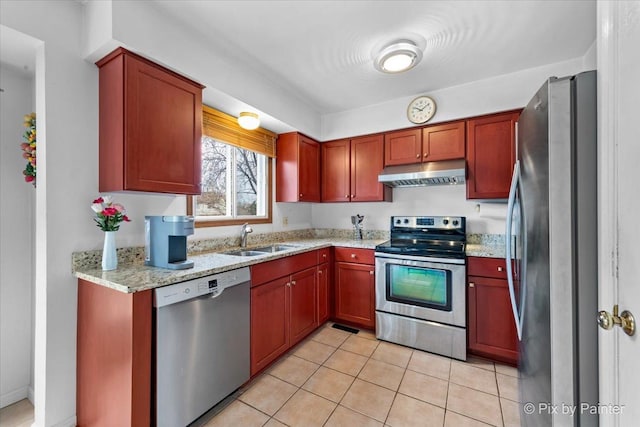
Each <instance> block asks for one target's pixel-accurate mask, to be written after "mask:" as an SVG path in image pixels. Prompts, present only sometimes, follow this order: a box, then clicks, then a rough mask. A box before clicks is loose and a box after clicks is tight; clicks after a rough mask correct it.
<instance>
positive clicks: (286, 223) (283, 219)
mask: <svg viewBox="0 0 640 427" xmlns="http://www.w3.org/2000/svg"><path fill="white" fill-rule="evenodd" d="M282 225H289V217H286V216H283V217H282Z"/></svg>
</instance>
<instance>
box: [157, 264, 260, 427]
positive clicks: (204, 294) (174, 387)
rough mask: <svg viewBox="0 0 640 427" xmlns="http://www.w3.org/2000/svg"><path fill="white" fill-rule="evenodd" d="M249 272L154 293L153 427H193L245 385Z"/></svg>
mask: <svg viewBox="0 0 640 427" xmlns="http://www.w3.org/2000/svg"><path fill="white" fill-rule="evenodd" d="M250 280H251V276H250V272H249V268H241V269H238V270H232V271H227V272H224V273H220V274H216V275H213V276H207V277H203V278H200V279H195V280H190V281H187V282H182V283H176V284H175V285H170V286H165V287H162V288H157V289H156V290H155V292H154V302H153V303H154V314H155V322H154V326H155V397H156V399H155V421H156V424H157V425H158V426H160V427H163V426H167V427H183V426H186V425H187V424H189V423H191V422H193V421H194V420H195V419H197V418H198V417H200V416H201V415H202V414H204V413H205V412H207V411H208V410H209V409H210V408H212V407H213V406H214V405H215V404H216V403H218V402H220V401H221V400H222V399H224V398H225V397H226V396H228V395H229V394H231V393H233V391H235V390H236V389H237V388H238V387H240V386H241V385H242V384H244V383H245V382H246V381H247V380H249V369H250V368H249V339H250V338H249V318H250V311H249V310H250V307H249V304H250V294H249V282H250Z"/></svg>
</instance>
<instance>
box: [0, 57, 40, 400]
mask: <svg viewBox="0 0 640 427" xmlns="http://www.w3.org/2000/svg"><path fill="white" fill-rule="evenodd" d="M0 59H4V58H0ZM0 88H2V89H3V92H2V93H0V124H1V126H0V212H2V215H0V407H4V406H7V405H10V404H11V403H14V402H17V401H18V400H21V399H24V398H25V397H27V396H28V395H29V389H32V378H31V366H32V350H33V346H32V338H33V337H32V326H33V323H32V315H33V307H32V297H33V292H32V290H33V286H34V285H33V280H34V277H33V267H34V262H33V229H34V227H33V226H34V218H33V210H34V202H35V189H34V188H33V186H32V185H31V184H28V183H26V182H25V181H24V178H23V175H22V171H23V170H24V167H25V165H26V163H27V161H26V160H24V159H23V158H22V151H21V150H20V147H19V144H20V143H21V142H23V139H22V134H23V132H24V129H25V128H24V127H23V125H22V122H23V116H24V115H25V114H29V113H30V112H31V111H32V109H33V79H32V78H31V77H30V76H29V75H25V74H24V73H20V72H18V71H17V70H16V69H14V68H13V67H10V66H7V65H5V64H4V63H2V64H0ZM31 393H33V391H32V390H31Z"/></svg>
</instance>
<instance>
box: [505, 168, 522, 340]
mask: <svg viewBox="0 0 640 427" xmlns="http://www.w3.org/2000/svg"><path fill="white" fill-rule="evenodd" d="M519 181H520V161H519V160H516V164H515V165H514V166H513V177H512V178H511V188H510V189H509V201H508V203H507V223H506V230H505V233H504V234H505V242H504V245H505V262H506V267H507V282H508V283H509V297H510V298H511V310H512V311H513V320H514V321H515V322H516V331H517V332H518V340H519V341H522V317H521V316H520V314H519V313H518V305H517V303H516V294H515V289H514V283H513V282H514V280H513V265H512V262H511V244H512V240H513V235H512V231H513V230H512V226H513V210H514V208H515V201H516V190H517V188H518V183H519Z"/></svg>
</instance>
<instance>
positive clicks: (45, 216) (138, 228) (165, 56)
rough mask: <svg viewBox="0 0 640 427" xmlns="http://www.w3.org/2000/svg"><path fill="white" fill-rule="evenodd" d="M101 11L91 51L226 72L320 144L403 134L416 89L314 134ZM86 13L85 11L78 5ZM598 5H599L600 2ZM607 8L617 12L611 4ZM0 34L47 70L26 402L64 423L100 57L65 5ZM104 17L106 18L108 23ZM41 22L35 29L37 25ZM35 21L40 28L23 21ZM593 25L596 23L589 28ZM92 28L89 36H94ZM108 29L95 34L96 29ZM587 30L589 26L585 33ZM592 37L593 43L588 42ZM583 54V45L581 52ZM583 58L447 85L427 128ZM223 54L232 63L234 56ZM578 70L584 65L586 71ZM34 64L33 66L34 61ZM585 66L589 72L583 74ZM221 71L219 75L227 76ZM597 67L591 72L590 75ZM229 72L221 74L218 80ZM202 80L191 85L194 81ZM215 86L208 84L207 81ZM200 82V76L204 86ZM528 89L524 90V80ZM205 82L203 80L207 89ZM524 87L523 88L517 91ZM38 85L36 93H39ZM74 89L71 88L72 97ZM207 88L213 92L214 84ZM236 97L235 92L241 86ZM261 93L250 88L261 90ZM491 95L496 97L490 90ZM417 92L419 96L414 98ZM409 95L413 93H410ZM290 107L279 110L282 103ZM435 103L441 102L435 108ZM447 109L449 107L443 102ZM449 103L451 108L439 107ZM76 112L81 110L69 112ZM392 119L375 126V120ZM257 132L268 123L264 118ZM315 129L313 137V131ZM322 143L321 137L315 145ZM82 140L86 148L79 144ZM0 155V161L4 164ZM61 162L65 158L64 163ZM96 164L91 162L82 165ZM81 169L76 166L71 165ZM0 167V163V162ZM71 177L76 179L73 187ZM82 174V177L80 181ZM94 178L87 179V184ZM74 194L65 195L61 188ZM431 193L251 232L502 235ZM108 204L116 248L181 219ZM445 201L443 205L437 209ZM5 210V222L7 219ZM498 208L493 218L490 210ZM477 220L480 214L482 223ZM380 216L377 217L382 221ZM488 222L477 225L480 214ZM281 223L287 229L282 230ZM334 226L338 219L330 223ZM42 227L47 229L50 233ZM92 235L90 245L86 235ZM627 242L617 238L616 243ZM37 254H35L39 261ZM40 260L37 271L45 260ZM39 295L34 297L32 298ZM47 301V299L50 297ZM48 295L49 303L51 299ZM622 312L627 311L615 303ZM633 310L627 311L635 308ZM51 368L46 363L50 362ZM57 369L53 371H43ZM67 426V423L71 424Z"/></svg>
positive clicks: (305, 115) (455, 197) (291, 211)
mask: <svg viewBox="0 0 640 427" xmlns="http://www.w3.org/2000/svg"><path fill="white" fill-rule="evenodd" d="M107 3H108V2H106V3H100V4H99V5H93V6H92V7H96V8H98V6H99V7H103V8H112V9H110V10H100V9H97V10H93V12H95V17H100V16H104V15H105V14H112V16H113V22H114V23H118V26H115V25H114V27H113V28H111V29H110V31H111V33H110V34H109V35H106V34H101V35H96V37H97V40H96V39H92V38H88V39H87V41H95V42H96V44H98V45H100V44H101V43H102V41H103V40H104V39H100V36H108V38H109V39H110V40H111V39H117V40H120V41H121V42H123V43H124V44H128V45H130V46H134V47H135V48H136V50H137V51H139V52H144V53H145V54H146V55H148V56H149V57H152V58H154V59H156V60H159V61H161V62H163V63H164V64H167V65H170V66H171V67H172V68H173V67H175V70H176V71H181V72H183V73H185V74H187V75H190V76H199V75H206V74H207V72H210V71H207V72H205V69H207V70H212V69H214V70H216V73H219V76H220V80H222V79H223V77H224V76H225V75H226V76H227V77H228V76H229V74H230V73H235V74H236V78H237V80H235V84H236V86H233V83H230V86H229V87H228V88H226V89H227V90H229V91H231V92H232V93H234V92H235V94H236V96H238V97H239V98H244V96H241V95H240V94H241V92H242V90H248V91H250V92H251V93H252V94H253V95H252V96H254V97H255V98H254V99H253V100H252V104H254V105H265V106H266V105H268V104H267V101H268V100H270V102H269V104H275V105H273V106H272V107H269V108H268V109H266V108H264V111H265V112H267V113H268V114H270V115H273V116H274V117H282V118H284V117H286V118H287V120H286V121H287V122H291V123H299V124H297V125H296V127H297V128H298V129H300V130H301V131H303V132H305V133H309V134H311V135H316V136H318V139H320V140H322V141H327V140H333V139H337V138H341V137H350V136H355V135H362V134H368V133H375V132H384V131H387V130H392V129H400V128H406V127H407V126H408V125H409V124H408V122H407V121H406V117H405V115H404V113H405V110H406V105H407V104H408V102H409V101H410V100H411V99H413V98H414V97H415V96H417V95H419V94H421V93H422V92H423V91H422V89H420V88H421V87H422V85H418V86H417V89H416V90H415V91H414V92H411V93H410V95H411V96H407V97H403V98H401V99H399V100H397V101H394V102H389V103H387V104H385V105H380V106H379V108H378V109H375V108H373V107H370V108H365V109H362V110H353V111H350V112H347V113H345V114H337V113H334V114H327V115H325V116H324V117H323V124H322V128H323V130H322V131H320V130H319V128H320V123H319V121H317V122H316V121H314V119H313V118H314V117H316V115H315V114H313V113H312V112H309V111H308V110H309V108H308V107H305V105H303V104H301V103H299V102H296V101H295V99H292V98H291V97H288V95H289V92H286V91H280V90H275V89H273V86H272V84H271V83H270V82H269V81H268V79H267V78H266V77H264V76H263V75H262V74H261V73H256V72H252V71H251V70H250V69H246V68H244V69H242V70H243V71H242V72H240V71H239V70H240V69H241V67H230V66H229V63H231V64H236V65H237V63H234V62H233V58H228V57H224V60H223V59H220V60H219V61H218V60H216V59H215V58H201V61H199V62H194V61H193V59H192V55H191V54H190V52H188V51H187V50H185V49H180V48H179V46H180V45H190V46H191V45H192V43H195V44H193V46H198V47H200V48H202V49H204V48H205V47H206V46H204V45H203V42H202V40H199V39H198V38H197V37H194V36H191V35H189V34H186V33H185V31H183V30H184V28H183V24H180V23H176V22H175V21H173V20H172V19H170V18H168V17H167V15H166V14H165V13H161V12H160V11H158V10H157V9H155V8H152V7H149V6H148V5H145V4H130V5H123V4H119V2H115V3H114V4H113V5H108V4H107ZM86 6H87V5H85V6H83V7H86ZM599 7H602V8H605V5H604V4H601V5H599ZM611 7H614V6H611ZM2 8H3V9H2V14H0V15H1V16H2V18H1V19H2V25H3V26H5V25H6V26H8V27H11V28H14V29H17V30H18V31H20V32H22V33H25V34H31V35H33V36H34V37H36V38H37V39H39V40H41V41H44V42H45V43H44V46H43V45H42V44H37V43H36V46H35V51H36V52H37V54H38V55H39V56H38V59H37V61H36V68H37V64H38V61H44V64H46V73H47V74H46V78H44V79H43V80H38V79H37V78H36V92H37V91H38V88H40V89H39V90H44V91H45V93H47V94H48V96H47V98H46V104H44V105H46V108H45V109H42V110H40V109H38V104H37V103H38V101H37V100H36V108H35V110H36V113H38V115H39V117H41V118H42V120H43V122H44V121H45V119H46V124H47V127H46V134H44V135H42V138H43V139H44V138H46V141H49V144H48V148H49V152H48V154H50V155H51V157H50V158H49V157H47V153H43V154H42V155H43V158H44V159H45V160H44V161H48V162H47V163H46V164H45V167H43V168H42V173H43V174H44V175H43V176H45V177H46V179H43V181H42V182H43V184H41V185H39V186H38V188H37V190H36V195H35V198H36V200H35V202H36V203H37V204H49V205H50V207H49V209H46V210H42V209H39V210H37V211H36V212H35V215H36V218H35V223H36V227H39V228H37V234H38V236H46V239H45V241H44V242H43V245H39V246H38V247H36V249H35V250H36V259H39V260H40V262H38V265H37V266H36V267H35V282H36V285H35V286H36V289H35V293H36V301H35V312H36V314H38V313H40V314H41V315H42V317H40V318H39V317H38V315H36V318H35V334H36V349H35V351H36V355H38V354H39V355H40V356H36V361H35V364H36V367H35V382H36V384H35V386H36V387H35V393H36V401H37V402H41V404H40V405H38V404H37V405H36V409H35V412H36V423H37V424H38V425H55V424H60V423H63V424H64V420H66V419H68V418H70V417H72V414H74V413H75V409H74V408H75V399H74V397H73V396H74V395H75V356H74V355H75V330H76V320H75V318H76V310H75V305H76V304H75V302H76V286H75V280H74V279H73V277H72V276H71V274H70V272H69V267H68V266H69V259H70V257H71V253H72V252H77V251H85V250H92V249H98V248H100V247H101V245H102V235H101V233H99V232H98V231H97V230H95V229H94V228H93V224H92V223H91V221H90V219H89V218H90V217H89V215H88V214H87V203H88V202H90V201H91V200H92V199H93V198H95V196H96V192H97V188H98V186H97V173H96V170H97V161H98V160H97V159H98V143H97V139H98V102H97V99H98V93H97V87H98V74H97V69H96V67H95V65H93V62H95V61H96V60H98V59H99V58H100V57H101V56H100V57H95V58H92V59H91V60H89V61H87V60H85V58H86V55H79V54H78V53H77V52H79V49H81V47H80V46H78V43H79V40H78V37H77V34H79V31H80V25H81V24H80V22H81V21H80V19H81V15H82V8H81V6H80V5H78V4H75V3H74V2H69V3H63V4H56V3H53V4H49V3H46V2H45V3H42V4H38V8H34V9H33V10H31V9H29V10H26V9H27V8H21V7H19V6H16V5H12V4H10V2H9V3H5V2H3V4H2ZM136 14H139V16H138V17H137V19H135V21H136V23H135V26H134V25H130V24H127V23H130V22H131V21H130V20H131V19H133V17H136ZM50 16H60V22H68V23H70V24H69V25H68V26H56V27H52V26H51V25H47V24H45V22H46V21H44V20H45V19H46V17H50ZM110 16H111V15H110ZM40 19H42V20H43V21H42V22H40V21H39V20H40ZM28 22H36V23H38V24H41V25H33V28H31V25H32V24H26V23H28ZM594 25H595V24H594ZM96 28H97V27H96ZM101 28H102V29H105V28H104V27H101ZM166 28H173V29H175V31H174V32H168V31H161V30H160V29H166ZM592 31H593V29H592ZM592 40H593V39H592ZM586 46H587V48H589V47H590V46H591V45H590V44H587V45H586ZM114 47H115V46H113V45H111V44H109V43H106V46H103V48H104V49H105V51H104V52H103V53H104V54H106V53H108V52H109V51H111V50H112V49H113V48H114ZM587 53H588V52H586V51H585V52H582V53H581V54H580V55H577V56H579V59H577V60H575V61H573V62H571V61H569V62H567V63H563V64H559V65H558V64H556V65H555V66H549V67H548V68H547V69H544V67H543V68H542V69H537V70H529V71H527V72H523V73H521V74H512V75H505V76H502V77H501V78H494V80H491V79H488V80H484V81H479V82H476V83H475V84H468V85H467V86H466V87H465V86H459V87H451V88H448V89H440V90H435V89H434V90H432V91H426V93H428V94H429V95H431V96H433V97H434V98H435V99H437V100H439V104H438V107H439V110H438V113H437V115H436V116H435V119H434V120H437V122H441V121H448V120H454V119H460V118H465V117H473V116H475V115H479V114H485V113H491V112H496V111H504V110H507V109H511V108H521V107H523V106H524V103H526V102H527V101H528V99H530V97H531V96H532V95H533V94H534V93H535V90H536V89H537V88H538V87H539V86H540V84H541V83H542V81H544V79H545V78H547V77H548V76H549V75H554V74H556V75H560V76H562V75H569V74H574V73H575V72H577V71H580V70H583V69H589V68H594V65H595V63H596V62H595V56H596V55H595V48H593V49H591V50H590V54H589V55H586V57H585V58H583V56H584V55H585V54H587ZM231 56H232V55H231ZM583 61H584V62H585V63H584V64H583ZM40 64H42V62H40ZM589 65H590V66H589ZM225 67H227V68H225ZM598 68H599V69H600V67H598ZM225 73H227V74H225ZM199 80H200V79H199ZM214 80H215V78H214ZM202 82H203V83H205V79H202ZM525 82H528V83H525ZM207 83H208V82H207ZM527 84H528V85H529V86H530V87H529V88H525V87H524V86H526V85H527ZM38 85H44V86H38ZM78 86H79V87H80V90H78ZM212 86H213V87H216V86H215V84H212ZM243 88H244V89H243ZM258 88H259V89H258ZM497 88H500V89H497ZM416 92H418V93H416ZM414 95H415V96H414ZM487 99H492V100H493V101H492V103H491V108H490V109H488V108H487V106H486V102H487ZM285 100H286V101H287V102H289V104H290V105H294V106H296V108H290V109H289V110H288V111H285V110H287V109H286V108H285V105H283V104H286V103H287V102H284V101H285ZM440 100H442V101H440ZM444 100H446V101H444ZM450 102H454V104H453V105H452V104H449V106H447V103H450ZM79 106H81V108H78V107H79ZM387 116H388V117H389V119H387V120H381V117H387ZM264 120H265V123H266V118H265V119H264ZM314 129H316V130H314ZM320 136H321V138H320ZM87 140H90V141H92V142H91V143H86V141H87ZM3 158H4V157H3ZM70 159H74V160H76V161H73V162H72V163H70ZM85 159H93V160H85ZM78 160H79V161H78ZM3 168H4V164H3ZM78 177H83V178H82V179H78ZM84 177H86V178H84ZM91 177H93V178H91ZM70 190H71V191H70ZM428 191H429V198H430V200H431V203H427V205H426V207H425V205H422V204H420V203H419V202H418V200H420V199H421V198H422V197H421V195H423V194H425V193H424V192H421V190H419V189H402V190H399V191H395V192H394V201H393V202H392V203H389V204H384V203H375V204H358V206H357V208H354V207H353V206H352V205H348V204H339V205H333V204H306V203H303V204H299V205H297V204H290V203H286V204H282V203H276V204H275V205H274V216H273V225H271V226H264V225H262V226H260V225H256V226H254V229H255V234H256V235H257V234H261V233H264V232H270V231H282V230H287V229H290V230H295V229H309V228H339V229H350V227H351V224H350V221H349V217H350V216H351V215H354V214H356V213H360V214H364V215H365V217H366V218H367V220H366V221H367V222H366V228H367V229H369V230H385V229H386V230H388V228H389V224H388V221H389V217H390V216H393V215H403V214H406V213H407V212H408V213H410V214H414V215H423V214H428V215H450V214H451V212H455V213H456V214H458V215H464V216H466V217H467V218H472V219H473V218H475V219H479V218H482V221H480V220H477V221H476V224H478V227H479V228H476V229H473V228H472V227H471V224H472V223H471V221H470V225H469V230H470V231H471V232H474V233H487V234H500V233H503V232H504V231H503V230H504V224H503V223H504V220H500V219H493V216H494V215H495V217H500V216H502V217H504V208H505V206H504V205H499V206H497V207H496V206H492V205H490V204H482V206H481V211H480V212H479V213H478V212H476V210H475V209H476V203H473V202H471V203H470V202H467V201H466V200H465V188H464V186H451V187H437V188H436V187H433V188H432V189H430V190H428ZM117 200H118V201H119V202H120V203H122V204H123V205H125V206H126V207H127V209H128V213H129V215H130V216H131V217H132V218H133V219H134V221H133V222H132V224H128V225H131V227H129V228H128V229H127V230H126V233H123V232H122V231H125V230H124V228H123V230H122V231H121V232H120V233H119V235H118V246H119V247H129V246H140V245H141V244H142V242H143V236H144V230H143V220H142V218H143V217H144V215H147V214H149V213H153V212H159V213H162V214H167V215H172V214H176V215H179V214H184V206H185V202H184V198H181V197H177V198H172V197H169V196H161V195H143V196H141V195H135V194H117ZM439 201H442V202H441V203H437V202H439ZM58 203H59V204H61V205H64V206H66V208H65V212H59V211H56V210H55V209H53V206H54V205H53V204H58ZM4 209H5V208H4V205H3V216H4V213H5V211H4ZM492 210H495V211H496V212H495V213H492V212H491V211H492ZM486 211H489V213H488V214H487V212H486ZM383 212H384V213H383ZM485 214H487V215H486V219H485V218H484V217H483V215H485ZM284 218H287V222H288V227H286V228H285V227H284V226H283V225H281V224H282V223H283V222H284V221H283V219H284ZM331 218H336V219H335V220H332V219H331ZM47 224H49V226H48V227H47ZM235 235H239V231H238V227H229V228H225V230H218V231H216V230H213V231H206V232H205V231H202V233H200V232H198V234H197V238H199V239H200V238H202V239H205V238H210V237H218V236H220V237H222V236H235ZM89 236H90V237H89ZM622 238H624V236H623V237H622ZM39 251H40V252H39ZM42 260H46V262H44V261H42ZM42 291H44V292H45V293H44V294H40V295H41V296H42V298H38V297H37V295H38V292H42ZM47 295H49V296H50V297H49V298H47ZM52 295H55V298H53V297H51V296H52ZM610 306H613V304H607V306H606V307H605V306H604V305H602V306H601V307H600V308H602V309H605V308H606V309H609V310H610V308H611V307H610ZM621 308H623V309H624V304H622V303H621ZM632 311H633V310H632ZM47 361H48V363H47ZM51 364H55V366H56V369H55V371H56V372H58V373H60V374H61V375H60V376H59V375H57V374H55V372H54V371H52V370H51V369H46V366H47V365H49V366H50V365H51ZM71 424H73V421H70V422H69V425H71ZM64 425H66V424H64Z"/></svg>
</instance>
